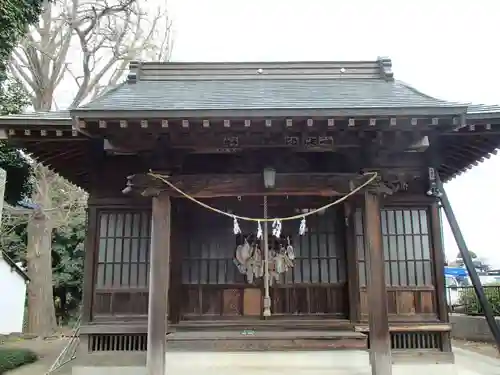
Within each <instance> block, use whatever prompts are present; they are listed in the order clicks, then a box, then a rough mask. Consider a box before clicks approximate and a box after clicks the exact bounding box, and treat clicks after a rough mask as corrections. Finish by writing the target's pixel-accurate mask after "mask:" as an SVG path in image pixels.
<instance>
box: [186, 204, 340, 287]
mask: <svg viewBox="0 0 500 375" xmlns="http://www.w3.org/2000/svg"><path fill="white" fill-rule="evenodd" d="M338 217H339V214H338V211H336V210H332V209H331V210H327V211H325V213H323V214H319V215H312V216H310V217H308V220H307V232H306V234H305V235H304V236H299V235H298V233H297V232H298V224H299V223H298V222H297V223H296V225H295V226H293V227H292V226H291V225H290V223H287V225H286V226H285V228H284V232H283V233H282V234H283V235H284V236H285V237H286V235H287V232H288V231H290V238H291V243H292V245H293V247H294V249H295V255H296V258H295V261H294V267H293V268H292V269H291V270H289V271H288V272H287V273H285V274H283V275H282V280H281V283H286V284H331V283H342V282H345V280H346V267H345V250H344V247H343V245H342V243H339V241H340V237H339V235H338V231H337V228H338V220H337V218H338ZM202 218H203V219H204V220H205V221H201V219H202ZM195 220H196V221H195ZM228 224H229V225H231V224H232V223H230V222H228V220H227V219H225V218H220V217H218V216H211V217H207V216H201V215H197V216H196V218H194V219H192V220H191V221H190V228H189V230H188V231H189V233H190V235H189V236H187V237H186V247H185V249H184V250H183V260H182V283H183V284H219V285H220V284H240V283H241V284H247V282H246V277H245V276H244V275H242V274H240V273H239V271H238V269H237V268H236V266H235V265H234V263H233V259H234V255H235V249H236V246H237V244H238V243H241V241H242V240H241V238H238V237H239V236H237V237H235V236H234V235H233V234H232V233H231V231H230V230H228V226H229V225H228ZM240 225H241V228H242V230H243V233H244V234H243V236H244V235H245V234H247V233H252V230H255V224H254V223H248V222H242V223H240ZM269 231H271V229H269ZM254 235H255V233H254ZM270 238H272V240H274V237H272V236H271V235H270Z"/></svg>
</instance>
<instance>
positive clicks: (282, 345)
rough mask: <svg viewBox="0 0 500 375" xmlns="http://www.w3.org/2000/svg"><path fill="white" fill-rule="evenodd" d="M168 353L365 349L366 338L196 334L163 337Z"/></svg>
mask: <svg viewBox="0 0 500 375" xmlns="http://www.w3.org/2000/svg"><path fill="white" fill-rule="evenodd" d="M167 347H168V350H169V351H179V350H192V351H261V350H328V349H356V350H360V349H366V347H367V338H366V335H364V334H362V333H359V332H353V331H298V330H296V331H262V330H255V331H252V330H247V331H241V332H237V331H198V332H172V333H170V334H168V335H167Z"/></svg>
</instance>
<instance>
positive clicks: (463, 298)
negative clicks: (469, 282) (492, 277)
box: [460, 285, 500, 316]
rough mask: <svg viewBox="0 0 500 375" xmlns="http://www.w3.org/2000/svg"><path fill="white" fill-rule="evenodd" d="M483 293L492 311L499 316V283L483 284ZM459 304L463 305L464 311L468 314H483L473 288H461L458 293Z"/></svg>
mask: <svg viewBox="0 0 500 375" xmlns="http://www.w3.org/2000/svg"><path fill="white" fill-rule="evenodd" d="M483 288H484V294H485V295H486V298H487V299H488V301H489V302H490V305H491V307H492V309H493V313H494V314H495V315H496V316H500V285H486V286H483ZM460 304H461V305H463V306H464V307H465V313H466V314H469V315H482V314H484V312H483V309H482V308H481V304H480V303H479V298H478V297H477V295H476V291H475V290H474V288H472V287H471V288H467V290H463V291H462V292H461V295H460Z"/></svg>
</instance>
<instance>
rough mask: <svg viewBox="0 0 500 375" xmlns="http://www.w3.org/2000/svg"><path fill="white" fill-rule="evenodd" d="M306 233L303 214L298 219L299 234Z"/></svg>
mask: <svg viewBox="0 0 500 375" xmlns="http://www.w3.org/2000/svg"><path fill="white" fill-rule="evenodd" d="M305 233H306V217H305V216H303V217H302V220H301V221H300V227H299V235H301V236H303V235H304V234H305Z"/></svg>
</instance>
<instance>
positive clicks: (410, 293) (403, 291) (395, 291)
mask: <svg viewBox="0 0 500 375" xmlns="http://www.w3.org/2000/svg"><path fill="white" fill-rule="evenodd" d="M435 294H436V292H435V290H434V288H433V287H426V288H425V287H421V288H398V287H390V288H389V290H388V291H387V299H388V309H389V319H392V320H398V321H405V320H407V321H415V320H423V321H426V320H427V321H437V320H438V315H437V306H436V303H435V300H436V299H435V297H436V296H435ZM369 309H370V307H369V306H368V298H367V292H366V288H361V292H360V311H361V318H362V320H366V319H368V313H369V311H370V310H369Z"/></svg>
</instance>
